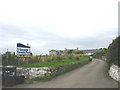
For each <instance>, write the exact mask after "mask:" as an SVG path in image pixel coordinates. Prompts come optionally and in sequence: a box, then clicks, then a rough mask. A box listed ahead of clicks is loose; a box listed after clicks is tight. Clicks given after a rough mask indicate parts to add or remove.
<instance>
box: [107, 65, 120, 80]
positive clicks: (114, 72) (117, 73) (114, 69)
mask: <svg viewBox="0 0 120 90" xmlns="http://www.w3.org/2000/svg"><path fill="white" fill-rule="evenodd" d="M109 75H110V77H112V78H113V79H114V80H116V81H119V82H120V67H118V66H117V65H112V66H111V67H110V70H109Z"/></svg>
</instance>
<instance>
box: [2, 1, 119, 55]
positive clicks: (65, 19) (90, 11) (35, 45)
mask: <svg viewBox="0 0 120 90" xmlns="http://www.w3.org/2000/svg"><path fill="white" fill-rule="evenodd" d="M117 35H118V0H0V53H3V52H5V51H6V50H7V49H8V50H9V51H16V44H17V43H23V44H25V45H26V44H27V43H29V45H30V46H31V48H32V52H33V54H48V51H49V50H51V49H65V48H79V49H93V48H106V47H108V46H109V44H110V43H111V42H112V40H113V39H114V38H115V37H116V36H117Z"/></svg>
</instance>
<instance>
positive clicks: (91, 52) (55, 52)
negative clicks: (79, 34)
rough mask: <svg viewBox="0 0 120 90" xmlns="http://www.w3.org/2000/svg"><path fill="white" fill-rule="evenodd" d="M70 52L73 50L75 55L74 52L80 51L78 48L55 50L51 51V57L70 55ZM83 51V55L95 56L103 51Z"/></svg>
mask: <svg viewBox="0 0 120 90" xmlns="http://www.w3.org/2000/svg"><path fill="white" fill-rule="evenodd" d="M69 50H72V52H73V53H74V52H76V51H78V50H79V49H78V48H77V49H66V48H65V50H54V49H52V50H50V51H49V55H63V54H68V52H69ZM82 51H83V54H85V55H93V54H94V53H96V52H100V51H102V50H100V49H88V50H82Z"/></svg>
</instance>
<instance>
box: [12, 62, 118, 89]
mask: <svg viewBox="0 0 120 90" xmlns="http://www.w3.org/2000/svg"><path fill="white" fill-rule="evenodd" d="M105 70H106V69H105V62H104V61H102V60H93V61H92V62H90V63H89V64H87V65H85V66H83V67H81V68H78V69H76V70H73V71H71V72H68V73H66V74H63V75H61V76H58V77H56V78H54V79H53V80H51V81H48V82H37V83H34V84H21V85H17V86H14V88H17V87H18V88H117V87H118V83H117V82H116V81H114V80H113V79H111V78H110V77H109V76H108V75H107V74H106V72H105Z"/></svg>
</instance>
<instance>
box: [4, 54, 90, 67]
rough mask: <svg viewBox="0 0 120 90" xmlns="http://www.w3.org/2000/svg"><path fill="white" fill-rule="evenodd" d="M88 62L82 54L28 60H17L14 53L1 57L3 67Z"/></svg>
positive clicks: (37, 57)
mask: <svg viewBox="0 0 120 90" xmlns="http://www.w3.org/2000/svg"><path fill="white" fill-rule="evenodd" d="M86 60H89V57H88V56H86V55H83V54H65V55H53V56H52V55H51V56H50V55H36V56H33V55H32V56H30V58H17V56H16V55H15V53H11V52H6V53H5V54H3V55H2V64H3V65H15V66H23V67H44V66H46V67H55V66H60V65H66V64H73V63H77V62H84V61H86Z"/></svg>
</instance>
